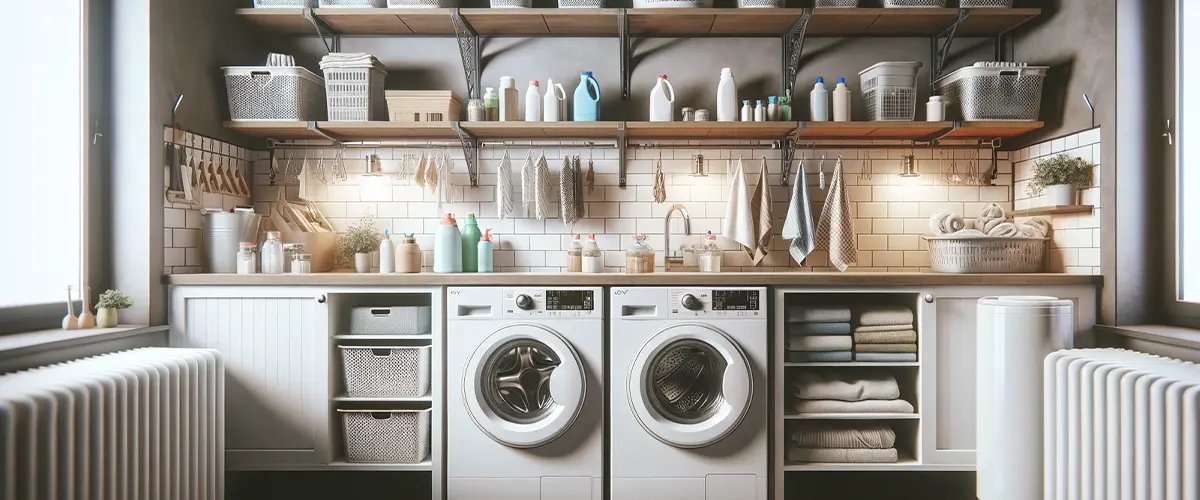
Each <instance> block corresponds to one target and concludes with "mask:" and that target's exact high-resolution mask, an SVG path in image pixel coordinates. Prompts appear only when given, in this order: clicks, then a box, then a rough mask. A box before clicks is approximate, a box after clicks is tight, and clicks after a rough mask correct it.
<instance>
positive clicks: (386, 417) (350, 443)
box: [338, 409, 432, 464]
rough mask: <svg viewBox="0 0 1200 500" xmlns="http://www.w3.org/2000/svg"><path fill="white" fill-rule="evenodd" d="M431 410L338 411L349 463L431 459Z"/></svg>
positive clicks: (412, 462)
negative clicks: (340, 415) (340, 416)
mask: <svg viewBox="0 0 1200 500" xmlns="http://www.w3.org/2000/svg"><path fill="white" fill-rule="evenodd" d="M431 411H432V410H383V411H374V410H340V409H339V410H338V413H341V414H342V429H343V431H344V432H345V437H346V461H348V462H353V463H387V464H416V463H421V462H424V461H425V460H426V459H427V458H429V448H430V446H429V445H430V440H429V430H430V429H429V420H430V419H429V415H430V412H431Z"/></svg>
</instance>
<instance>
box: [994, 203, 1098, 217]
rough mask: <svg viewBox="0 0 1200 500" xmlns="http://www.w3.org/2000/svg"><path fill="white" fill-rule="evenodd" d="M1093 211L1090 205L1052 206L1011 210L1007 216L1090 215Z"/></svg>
mask: <svg viewBox="0 0 1200 500" xmlns="http://www.w3.org/2000/svg"><path fill="white" fill-rule="evenodd" d="M1094 209H1095V207H1093V206H1092V205H1053V206H1049V207H1038V208H1026V209H1024V210H1013V211H1012V212H1009V213H1008V215H1010V216H1012V217H1032V216H1035V215H1062V214H1086V213H1091V212H1092V210H1094Z"/></svg>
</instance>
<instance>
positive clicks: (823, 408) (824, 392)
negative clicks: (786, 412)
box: [790, 367, 914, 415]
mask: <svg viewBox="0 0 1200 500" xmlns="http://www.w3.org/2000/svg"><path fill="white" fill-rule="evenodd" d="M790 386H791V391H792V398H793V401H792V411H793V412H794V413H796V414H797V415H804V414H812V413H913V410H914V408H913V405H912V403H910V402H908V401H905V400H904V399H901V398H900V384H899V383H898V382H897V381H896V377H895V376H894V375H892V374H891V373H888V372H885V371H882V370H879V369H875V368H872V369H866V370H857V369H848V368H841V367H839V368H832V369H824V370H820V369H811V370H802V371H796V372H794V374H792V376H791V382H790Z"/></svg>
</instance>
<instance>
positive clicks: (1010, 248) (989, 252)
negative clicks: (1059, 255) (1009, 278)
mask: <svg viewBox="0 0 1200 500" xmlns="http://www.w3.org/2000/svg"><path fill="white" fill-rule="evenodd" d="M924 239H925V241H926V242H928V243H929V267H931V268H933V270H934V272H939V273H955V274H969V273H1039V272H1042V270H1043V269H1045V266H1046V243H1047V242H1048V241H1050V239H1049V238H1027V237H1015V238H1001V237H991V236H973V237H967V238H956V237H954V236H926V237H924Z"/></svg>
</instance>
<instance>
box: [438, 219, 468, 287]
mask: <svg viewBox="0 0 1200 500" xmlns="http://www.w3.org/2000/svg"><path fill="white" fill-rule="evenodd" d="M433 272H435V273H461V272H462V234H461V233H459V231H458V221H457V220H455V219H454V214H452V213H449V214H446V217H445V218H443V219H442V223H441V225H439V226H438V229H437V233H436V234H434V240H433Z"/></svg>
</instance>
